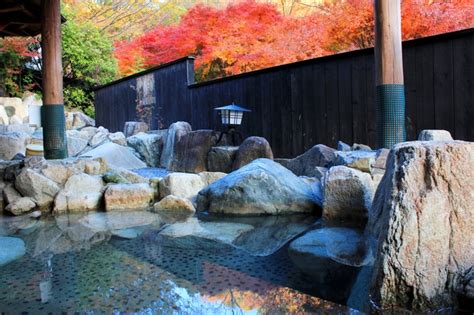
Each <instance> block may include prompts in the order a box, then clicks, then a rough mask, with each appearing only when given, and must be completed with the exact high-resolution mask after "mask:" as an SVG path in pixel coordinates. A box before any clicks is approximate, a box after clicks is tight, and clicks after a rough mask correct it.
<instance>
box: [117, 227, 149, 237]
mask: <svg viewBox="0 0 474 315" xmlns="http://www.w3.org/2000/svg"><path fill="white" fill-rule="evenodd" d="M142 233H143V230H142V229H137V228H129V229H122V230H113V231H112V235H115V236H118V237H120V238H124V239H127V240H131V239H134V238H137V237H138V236H140V234H142Z"/></svg>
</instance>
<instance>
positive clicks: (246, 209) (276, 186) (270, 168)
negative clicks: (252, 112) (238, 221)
mask: <svg viewBox="0 0 474 315" xmlns="http://www.w3.org/2000/svg"><path fill="white" fill-rule="evenodd" d="M316 203H317V201H316V196H315V195H314V193H313V191H312V189H311V185H309V184H307V183H306V182H305V181H304V180H302V179H300V178H299V177H297V176H296V175H294V174H293V173H292V172H291V171H289V170H288V169H286V168H284V167H283V166H281V165H280V164H278V163H276V162H273V161H272V160H269V159H257V160H255V161H253V162H252V163H250V164H248V165H246V166H244V167H242V168H240V169H239V170H237V171H234V172H232V173H230V174H229V175H227V176H225V177H223V178H221V179H220V180H218V181H216V182H214V183H212V184H211V185H209V186H208V187H207V188H205V189H203V190H201V191H200V192H199V195H198V198H197V210H198V211H206V210H208V211H209V212H213V213H225V214H237V215H249V214H283V213H292V212H314V211H315V210H316V209H317V205H316Z"/></svg>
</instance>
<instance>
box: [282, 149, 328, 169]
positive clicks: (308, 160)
mask: <svg viewBox="0 0 474 315" xmlns="http://www.w3.org/2000/svg"><path fill="white" fill-rule="evenodd" d="M335 152H336V150H334V149H332V148H330V147H328V146H325V145H324V144H317V145H315V146H314V147H312V148H311V149H309V150H308V151H306V152H305V153H303V154H301V155H300V156H298V157H296V158H294V159H291V160H289V161H288V162H287V163H286V165H284V166H285V167H286V168H288V169H289V170H290V171H292V172H293V173H295V174H296V175H298V176H309V177H318V176H319V175H320V172H321V171H320V170H319V169H318V167H329V166H331V165H332V164H333V163H334V160H335Z"/></svg>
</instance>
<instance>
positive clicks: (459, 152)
mask: <svg viewBox="0 0 474 315" xmlns="http://www.w3.org/2000/svg"><path fill="white" fill-rule="evenodd" d="M473 191H474V143H470V142H463V141H447V142H435V141H425V142H420V141H415V142H406V143H400V144H398V145H396V146H394V147H393V148H392V151H391V152H390V155H389V159H388V161H387V169H386V172H385V175H384V178H383V180H382V182H381V183H380V186H379V188H378V190H377V193H376V196H375V199H374V203H373V206H372V209H371V215H370V218H369V223H368V225H367V226H368V227H369V230H370V232H371V233H372V235H373V236H374V237H375V239H377V240H378V242H379V243H378V253H379V254H378V256H377V259H376V261H375V263H374V274H375V275H374V277H373V282H372V285H371V287H372V288H371V296H372V299H373V301H374V302H375V303H376V304H378V305H380V306H381V307H382V308H387V307H397V308H403V309H409V310H413V311H415V312H428V311H430V310H439V309H441V308H443V307H446V306H451V305H455V303H456V294H455V288H457V287H458V285H459V281H460V279H461V275H462V274H463V273H464V272H465V271H466V270H467V269H468V268H470V267H471V266H472V265H473V262H474V246H473V243H472V240H473V239H474V229H473V226H474V194H473Z"/></svg>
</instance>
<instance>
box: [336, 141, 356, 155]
mask: <svg viewBox="0 0 474 315" xmlns="http://www.w3.org/2000/svg"><path fill="white" fill-rule="evenodd" d="M337 151H345V152H347V151H352V148H351V146H350V145H348V144H347V143H345V142H342V141H338V142H337Z"/></svg>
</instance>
